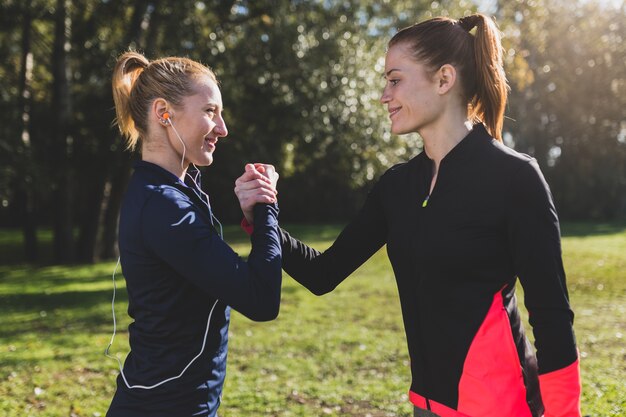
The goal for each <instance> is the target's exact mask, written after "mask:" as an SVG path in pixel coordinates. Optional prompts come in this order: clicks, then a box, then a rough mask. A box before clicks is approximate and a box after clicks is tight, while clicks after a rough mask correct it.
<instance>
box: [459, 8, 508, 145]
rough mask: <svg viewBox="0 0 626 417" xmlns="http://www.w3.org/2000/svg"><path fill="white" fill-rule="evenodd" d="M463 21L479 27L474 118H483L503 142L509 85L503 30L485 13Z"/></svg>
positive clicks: (494, 134)
mask: <svg viewBox="0 0 626 417" xmlns="http://www.w3.org/2000/svg"><path fill="white" fill-rule="evenodd" d="M459 24H460V25H461V27H462V28H463V29H465V30H466V31H467V32H469V31H470V30H472V29H473V28H474V27H476V34H475V35H474V37H475V40H474V55H475V60H476V95H475V96H474V97H473V99H472V101H471V110H470V118H472V119H480V120H483V121H484V122H485V124H486V125H487V128H488V129H489V132H490V133H491V135H492V136H493V137H495V138H496V139H498V140H500V141H501V140H502V124H503V121H504V108H505V106H506V98H507V95H508V92H509V88H508V85H507V82H506V75H505V74H504V67H503V58H502V43H501V41H500V31H499V30H498V28H497V27H496V24H495V22H494V21H493V20H492V19H489V18H487V17H486V16H484V15H482V14H474V15H471V16H467V17H464V18H462V19H460V20H459Z"/></svg>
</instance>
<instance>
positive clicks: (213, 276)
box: [142, 189, 282, 321]
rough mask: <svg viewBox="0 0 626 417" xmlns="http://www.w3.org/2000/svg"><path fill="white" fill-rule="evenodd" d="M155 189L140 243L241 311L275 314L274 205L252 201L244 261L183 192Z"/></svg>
mask: <svg viewBox="0 0 626 417" xmlns="http://www.w3.org/2000/svg"><path fill="white" fill-rule="evenodd" d="M155 194H156V195H154V196H152V197H151V198H150V199H149V200H148V202H147V203H146V205H145V206H144V208H143V212H142V222H143V224H142V230H143V239H144V240H145V242H144V243H145V245H146V247H148V248H149V249H150V250H151V251H152V252H153V253H154V254H155V256H156V257H158V258H159V259H161V260H162V261H163V262H164V263H165V264H167V266H169V267H171V268H172V269H173V270H175V271H176V272H177V273H178V274H179V275H181V276H182V277H184V278H185V279H187V280H189V281H191V282H192V283H193V284H195V285H196V286H197V287H198V288H199V289H201V290H203V291H204V292H206V293H207V294H209V295H211V296H213V297H216V298H218V299H219V300H221V301H222V302H224V303H226V304H228V305H230V306H231V307H232V308H234V309H235V310H237V311H239V312H240V313H242V314H243V315H245V316H246V317H248V318H250V319H252V320H257V321H264V320H272V319H274V318H276V316H277V315H278V310H279V305H280V289H281V280H282V271H281V253H280V240H279V239H280V238H279V234H278V220H277V217H278V206H277V205H267V204H258V205H257V206H255V208H254V219H255V221H254V229H255V230H254V233H253V234H252V236H251V240H252V249H251V251H250V255H249V257H248V260H247V261H244V260H243V259H241V258H240V257H239V256H238V255H237V254H236V253H235V252H234V251H233V250H232V249H231V248H230V246H228V244H226V243H225V242H224V241H223V240H222V239H221V237H220V236H219V235H218V234H217V233H216V231H215V230H214V229H213V227H212V226H211V224H210V221H209V219H208V217H207V215H206V213H203V212H200V211H199V210H198V209H197V208H196V206H195V205H193V204H192V203H191V202H190V201H189V200H188V199H187V198H186V196H184V194H182V193H180V192H179V191H178V190H176V189H170V190H165V191H162V192H160V193H155Z"/></svg>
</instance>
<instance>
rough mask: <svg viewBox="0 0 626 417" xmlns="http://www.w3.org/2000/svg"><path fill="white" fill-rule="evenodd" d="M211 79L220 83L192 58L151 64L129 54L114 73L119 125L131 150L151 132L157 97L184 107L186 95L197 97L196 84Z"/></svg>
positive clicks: (114, 90) (124, 56)
mask: <svg viewBox="0 0 626 417" xmlns="http://www.w3.org/2000/svg"><path fill="white" fill-rule="evenodd" d="M203 76H206V77H209V79H211V80H212V81H213V82H215V83H216V84H217V79H216V77H215V74H214V73H213V71H212V70H211V69H210V68H208V67H206V66H204V65H202V64H200V63H198V62H196V61H192V60H191V59H188V58H180V57H168V58H162V59H157V60H155V61H152V62H150V61H149V60H148V59H146V57H144V56H143V55H142V54H140V53H138V52H132V51H131V52H125V53H123V54H122V55H121V56H120V57H119V58H118V60H117V63H116V65H115V69H114V70H113V81H112V86H113V101H114V102H115V113H116V115H117V117H116V119H115V123H116V124H117V125H118V126H119V128H120V132H122V135H124V136H125V137H126V139H127V147H128V149H131V150H133V149H135V148H136V146H137V143H138V142H139V140H140V139H145V136H146V134H147V132H148V120H147V117H148V111H149V109H150V105H151V104H152V102H153V101H154V100H155V99H157V98H163V99H165V100H167V101H169V102H170V103H171V104H173V105H180V104H181V103H182V100H183V98H184V97H185V96H190V95H193V94H194V88H195V84H194V81H196V80H198V79H200V78H201V77H203Z"/></svg>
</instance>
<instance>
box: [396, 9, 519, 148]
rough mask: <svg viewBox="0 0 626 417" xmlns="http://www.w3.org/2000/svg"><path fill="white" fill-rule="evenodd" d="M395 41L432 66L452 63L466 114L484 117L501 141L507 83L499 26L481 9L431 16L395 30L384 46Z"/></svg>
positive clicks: (479, 117)
mask: <svg viewBox="0 0 626 417" xmlns="http://www.w3.org/2000/svg"><path fill="white" fill-rule="evenodd" d="M474 28H476V32H475V35H472V34H471V30H472V29H474ZM400 43H403V44H407V45H409V47H410V48H411V50H412V52H413V57H414V59H415V60H416V61H420V62H422V63H425V64H426V65H428V66H429V67H431V68H432V69H433V70H434V71H436V70H438V69H439V68H441V67H442V66H443V65H445V64H451V65H453V66H454V67H455V68H456V69H457V71H458V72H459V74H460V77H459V78H460V80H461V85H462V89H463V93H464V96H465V99H466V100H467V103H468V106H469V114H468V116H469V118H470V120H472V121H473V122H483V123H484V124H485V125H486V127H487V130H488V131H489V133H490V134H491V135H492V136H493V137H494V138H496V139H498V140H500V141H502V124H503V120H504V109H505V106H506V99H507V95H508V85H507V82H506V76H505V74H504V68H503V58H502V45H501V42H500V32H499V30H498V28H497V27H496V24H495V22H494V21H493V20H492V19H490V18H488V17H487V16H485V15H482V14H473V15H471V16H466V17H464V18H462V19H460V20H458V21H457V20H453V19H449V18H447V17H436V18H433V19H429V20H426V21H424V22H421V23H417V24H415V25H413V26H409V27H407V28H405V29H402V30H400V31H399V32H398V33H396V35H395V36H394V37H393V38H392V39H391V41H389V47H392V46H393V45H396V44H400Z"/></svg>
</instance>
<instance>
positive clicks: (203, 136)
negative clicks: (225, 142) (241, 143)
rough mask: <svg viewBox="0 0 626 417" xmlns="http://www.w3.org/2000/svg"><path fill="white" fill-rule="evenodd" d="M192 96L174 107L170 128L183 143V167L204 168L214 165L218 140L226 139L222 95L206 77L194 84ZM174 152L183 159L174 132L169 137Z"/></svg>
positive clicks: (180, 146)
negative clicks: (195, 166) (172, 127)
mask: <svg viewBox="0 0 626 417" xmlns="http://www.w3.org/2000/svg"><path fill="white" fill-rule="evenodd" d="M194 92H195V94H193V95H190V96H187V97H185V98H184V99H183V100H182V103H181V105H180V106H176V107H174V111H173V112H172V113H173V114H172V116H171V117H172V125H173V126H174V127H175V129H176V132H178V134H179V135H180V138H181V139H182V140H183V141H184V143H185V149H184V154H185V159H184V161H183V164H184V166H185V167H186V166H188V165H189V164H190V163H192V164H196V165H199V166H207V165H211V163H213V151H215V147H216V145H217V142H218V140H219V138H223V137H225V136H226V135H228V129H227V128H226V123H225V122H224V119H223V118H222V109H223V105H222V94H221V93H220V90H219V88H218V87H217V84H216V83H215V82H214V81H213V80H212V79H211V78H209V77H201V78H200V79H198V80H197V81H196V82H195V88H194ZM169 138H170V142H171V144H172V146H173V147H174V149H176V150H177V152H178V153H179V154H180V155H182V154H183V146H182V144H181V142H180V139H179V138H178V137H177V135H176V133H175V132H172V133H171V134H170V135H169Z"/></svg>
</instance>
